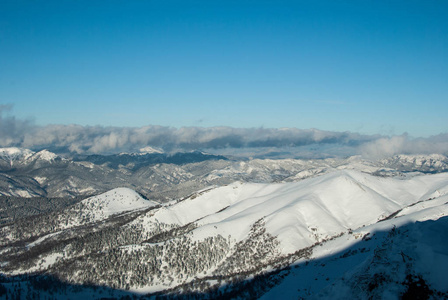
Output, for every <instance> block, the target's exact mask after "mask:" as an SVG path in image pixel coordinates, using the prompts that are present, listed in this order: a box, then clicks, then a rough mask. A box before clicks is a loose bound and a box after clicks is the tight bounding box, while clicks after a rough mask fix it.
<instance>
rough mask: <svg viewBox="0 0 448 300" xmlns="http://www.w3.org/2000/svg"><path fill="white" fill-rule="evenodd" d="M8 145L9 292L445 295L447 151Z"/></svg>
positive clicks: (3, 284) (5, 235)
mask: <svg viewBox="0 0 448 300" xmlns="http://www.w3.org/2000/svg"><path fill="white" fill-rule="evenodd" d="M0 156H1V159H0V160H1V161H2V162H1V164H0V166H1V168H2V169H1V174H2V176H3V177H2V178H5V179H2V180H3V181H2V184H3V186H2V188H1V192H2V193H3V195H4V196H3V198H4V199H3V201H4V202H3V204H2V207H1V209H2V213H4V214H5V217H3V218H2V225H0V257H1V258H0V272H1V274H2V275H1V277H0V296H1V295H2V291H3V295H8V297H16V296H18V295H19V296H20V297H30V298H33V297H34V298H39V297H41V298H42V299H44V298H45V299H46V298H48V297H49V298H51V297H54V298H60V299H65V298H81V297H86V296H85V295H88V297H89V298H97V299H100V298H107V297H114V298H120V297H121V298H125V299H127V298H133V297H143V298H176V299H177V298H185V299H195V298H199V299H204V298H205V299H229V298H240V299H255V298H262V299H298V298H299V299H347V298H348V299H400V298H403V299H417V298H416V297H417V296H418V297H420V298H419V299H429V298H433V299H442V298H446V297H448V288H447V287H448V285H447V284H446V280H445V276H444V274H445V270H448V242H447V241H448V235H447V233H448V172H446V171H447V170H448V159H447V157H445V156H442V155H429V156H423V155H421V156H407V155H400V156H394V157H391V158H389V159H383V160H378V161H370V160H365V159H363V158H361V157H349V158H344V159H337V158H334V159H322V160H294V159H281V160H272V159H271V160H266V159H265V160H262V159H254V160H249V159H247V160H241V159H235V158H232V157H221V156H214V155H209V154H205V153H201V152H193V153H178V154H175V155H168V154H164V153H146V154H118V155H111V156H107V157H106V156H105V157H102V156H85V157H79V156H78V157H73V158H62V157H59V156H57V155H55V154H52V153H51V152H48V151H45V150H44V151H40V152H33V151H30V150H24V149H11V148H9V149H3V150H2V151H0ZM58 174H59V176H58ZM32 184H34V185H32ZM4 187H5V188H4ZM6 187H7V188H6ZM31 187H33V188H31ZM34 191H39V192H40V193H37V194H33V193H34ZM89 194H90V195H89ZM19 196H20V197H19ZM23 196H25V197H23ZM50 197H52V198H50ZM20 201H22V202H23V203H26V206H29V205H30V204H31V203H36V207H37V204H39V205H40V206H39V207H42V208H41V209H40V210H38V209H36V210H35V211H30V212H26V213H21V214H18V213H16V214H12V213H6V211H14V210H15V211H16V212H17V211H19V210H18V209H19V208H21V207H22V208H23V206H24V205H21V206H20V205H18V204H19V202H20ZM51 201H53V202H51ZM64 201H65V202H64ZM20 203H21V202H20ZM44 203H47V206H45V205H44ZM48 203H53V205H48ZM56 203H58V204H56ZM44 206H45V207H44ZM21 211H23V209H22V210H21ZM25 216H26V217H25ZM406 297H408V298H406ZM409 297H410V298H409Z"/></svg>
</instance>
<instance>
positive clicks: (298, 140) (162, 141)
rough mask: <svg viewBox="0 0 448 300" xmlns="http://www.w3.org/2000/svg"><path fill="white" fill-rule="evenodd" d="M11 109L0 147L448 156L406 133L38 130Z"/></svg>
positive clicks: (445, 147) (443, 138)
mask: <svg viewBox="0 0 448 300" xmlns="http://www.w3.org/2000/svg"><path fill="white" fill-rule="evenodd" d="M10 109H11V106H10V105H0V147H12V146H14V147H23V148H29V149H34V150H37V149H43V148H48V149H53V150H59V151H69V152H73V153H103V154H104V153H117V152H132V151H136V152H138V149H140V148H142V147H145V146H152V147H158V148H162V149H164V150H166V151H190V150H198V149H201V150H206V149H210V150H214V151H215V152H219V151H225V152H227V153H229V152H230V153H231V149H233V150H235V152H238V151H239V152H242V150H241V149H255V150H256V149H271V151H274V150H275V149H277V150H278V151H280V149H285V148H288V149H289V150H291V149H292V148H293V149H295V150H296V151H295V152H296V153H298V152H300V151H304V152H306V151H308V152H309V151H316V152H319V151H320V150H322V149H324V150H325V151H327V152H328V153H329V155H356V154H362V155H365V156H369V157H382V156H390V155H394V154H401V153H403V154H430V153H440V154H447V153H448V133H444V134H439V135H436V136H431V137H429V138H415V139H413V138H410V137H409V136H407V135H406V134H403V135H399V136H391V137H389V136H381V135H362V134H358V133H352V132H332V131H322V130H318V129H297V128H279V129H276V128H232V127H209V128H206V127H182V128H173V127H166V126H144V127H103V126H81V125H47V126H37V125H34V124H33V122H32V121H30V120H21V119H17V118H15V117H14V116H10V115H7V116H5V112H7V111H9V110H10ZM229 149H230V150H229ZM310 149H311V150H310Z"/></svg>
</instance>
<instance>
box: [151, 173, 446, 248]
mask: <svg viewBox="0 0 448 300" xmlns="http://www.w3.org/2000/svg"><path fill="white" fill-rule="evenodd" d="M430 177H431V178H426V177H414V178H412V179H409V180H397V179H390V178H389V179H384V178H379V177H375V176H371V175H368V174H365V173H360V172H357V171H349V170H343V171H336V172H333V173H329V174H325V175H322V176H320V177H317V178H311V179H306V180H303V181H300V182H294V183H281V184H254V183H234V184H231V185H229V186H226V187H221V188H217V189H214V190H211V191H209V192H207V193H204V194H203V195H200V196H198V197H196V198H194V199H187V200H185V201H182V202H180V203H177V204H175V205H172V206H169V207H166V208H164V209H160V210H159V211H157V212H156V213H155V214H154V215H153V216H151V220H154V219H157V221H158V222H161V223H166V224H171V225H176V226H184V225H186V224H188V223H191V222H197V224H198V228H197V229H195V230H194V231H193V233H194V236H195V238H197V239H203V238H205V237H207V236H211V235H216V234H221V235H222V236H228V235H232V237H233V238H234V239H235V240H236V241H237V242H238V241H241V240H242V239H244V238H246V236H247V234H248V232H249V230H250V226H251V225H252V224H254V223H255V222H256V221H257V220H259V219H261V218H265V221H266V225H265V226H266V229H267V231H268V232H269V233H271V234H272V235H274V236H276V237H277V238H278V240H279V241H280V242H281V247H282V249H281V250H282V253H284V254H287V253H291V252H294V251H296V250H297V249H301V248H304V247H307V246H310V245H312V244H314V243H315V242H318V241H321V240H323V239H327V238H329V237H332V236H334V235H337V234H339V233H341V232H345V231H347V230H348V229H356V228H359V227H361V226H363V225H370V224H373V223H376V222H378V221H379V220H381V219H383V218H386V217H387V216H389V215H390V214H392V213H394V212H396V211H397V210H399V209H401V208H403V207H406V206H408V205H410V204H413V203H416V202H418V201H420V200H422V197H423V198H425V197H427V196H428V195H430V194H431V193H433V192H434V191H436V190H440V188H441V187H442V186H443V187H445V188H446V187H447V186H448V184H447V181H448V174H438V175H432V176H430ZM186 212H188V213H186ZM151 220H149V219H148V220H147V222H148V224H149V223H151Z"/></svg>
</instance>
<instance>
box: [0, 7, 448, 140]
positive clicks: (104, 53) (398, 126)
mask: <svg viewBox="0 0 448 300" xmlns="http://www.w3.org/2000/svg"><path fill="white" fill-rule="evenodd" d="M0 104H12V105H13V109H12V111H10V112H8V114H10V115H14V116H15V117H17V118H22V119H23V118H33V119H34V120H35V123H36V124H38V125H47V124H72V123H75V124H81V125H104V126H110V125H111V126H133V127H134V126H135V127H139V126H145V125H149V124H152V125H163V126H174V127H183V126H201V127H210V126H221V125H224V126H232V127H241V128H251V127H265V128H280V127H296V128H303V129H306V128H318V129H322V130H332V131H352V132H360V133H366V134H376V133H379V134H386V135H392V134H402V133H403V132H408V133H409V134H410V135H411V136H429V135H434V134H438V133H442V132H447V131H448V121H447V113H448V1H446V0H441V1H432V0H425V1H423V0H422V1H413V0H410V1H393V0H392V1H381V0H380V1H367V0H359V1H355V0H353V1H333V0H331V1H311V0H310V1H244V0H243V1H169V0H168V1H142V0H138V1H79V0H77V1H63V0H62V1H61V0H59V1H49V0H47V1H37V0H35V1H17V0H11V1H10V0H1V1H0Z"/></svg>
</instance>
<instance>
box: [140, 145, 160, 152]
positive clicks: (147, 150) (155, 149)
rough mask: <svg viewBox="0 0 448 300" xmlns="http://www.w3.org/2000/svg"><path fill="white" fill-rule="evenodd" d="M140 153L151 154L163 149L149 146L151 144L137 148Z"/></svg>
mask: <svg viewBox="0 0 448 300" xmlns="http://www.w3.org/2000/svg"><path fill="white" fill-rule="evenodd" d="M139 151H140V153H141V154H153V153H160V154H162V153H164V151H163V150H162V149H160V148H155V147H151V146H146V147H143V148H140V149H139Z"/></svg>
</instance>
